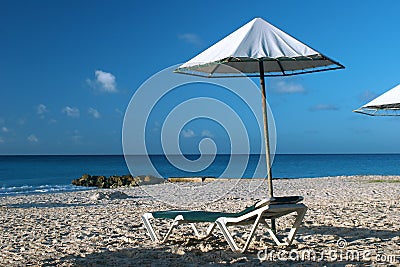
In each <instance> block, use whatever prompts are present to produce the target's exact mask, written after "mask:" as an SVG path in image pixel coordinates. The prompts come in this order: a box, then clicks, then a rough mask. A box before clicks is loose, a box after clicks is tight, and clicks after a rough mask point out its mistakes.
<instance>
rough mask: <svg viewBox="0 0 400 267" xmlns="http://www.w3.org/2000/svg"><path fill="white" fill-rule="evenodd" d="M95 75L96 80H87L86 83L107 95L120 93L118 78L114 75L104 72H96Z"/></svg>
mask: <svg viewBox="0 0 400 267" xmlns="http://www.w3.org/2000/svg"><path fill="white" fill-rule="evenodd" d="M94 75H95V76H96V79H95V80H91V79H86V83H87V84H88V85H89V86H90V87H92V88H93V89H95V90H97V91H100V92H105V93H116V92H118V89H117V82H116V78H115V76H114V75H113V74H112V73H110V72H105V71H102V70H96V71H95V72H94Z"/></svg>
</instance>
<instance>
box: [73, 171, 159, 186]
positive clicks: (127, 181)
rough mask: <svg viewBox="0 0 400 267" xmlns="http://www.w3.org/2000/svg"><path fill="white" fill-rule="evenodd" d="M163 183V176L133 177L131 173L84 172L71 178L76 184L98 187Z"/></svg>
mask: <svg viewBox="0 0 400 267" xmlns="http://www.w3.org/2000/svg"><path fill="white" fill-rule="evenodd" d="M160 183H165V180H164V179H163V178H157V177H154V176H151V175H147V176H144V175H141V176H136V177H133V176H132V175H130V174H128V175H122V176H119V175H113V176H110V177H105V176H103V175H100V176H97V175H89V174H84V175H82V176H81V177H80V178H78V179H74V180H72V184H73V185H76V186H87V187H99V188H117V187H131V186H138V185H148V184H160Z"/></svg>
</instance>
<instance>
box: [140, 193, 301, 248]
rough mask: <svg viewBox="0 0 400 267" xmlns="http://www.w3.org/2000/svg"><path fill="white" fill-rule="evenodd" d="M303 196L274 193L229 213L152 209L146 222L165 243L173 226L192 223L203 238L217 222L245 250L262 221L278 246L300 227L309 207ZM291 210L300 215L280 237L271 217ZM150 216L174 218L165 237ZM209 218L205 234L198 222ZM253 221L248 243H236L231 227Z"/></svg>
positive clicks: (232, 243)
mask: <svg viewBox="0 0 400 267" xmlns="http://www.w3.org/2000/svg"><path fill="white" fill-rule="evenodd" d="M301 200H303V197H300V196H290V197H274V198H269V199H263V200H261V201H258V202H257V203H256V204H254V205H253V206H250V207H248V208H246V209H244V210H243V211H241V212H238V213H227V212H209V211H193V210H167V211H156V212H148V213H145V214H144V215H143V216H142V220H143V223H144V226H145V227H146V229H147V232H148V233H149V235H150V238H151V240H152V241H154V242H160V243H164V242H165V241H167V240H168V238H169V236H170V235H171V233H172V230H173V229H174V228H176V227H177V226H178V225H180V224H185V223H189V224H190V225H191V226H192V229H193V231H194V234H195V235H196V236H197V237H198V238H199V239H203V238H205V237H208V236H209V235H210V234H211V233H212V231H213V230H214V229H215V226H218V228H219V229H220V230H221V232H222V234H223V235H224V237H225V239H226V240H227V242H228V244H229V246H230V248H231V249H232V251H234V252H242V253H243V252H245V251H246V250H247V248H248V247H249V245H250V242H251V239H252V237H253V235H254V233H255V230H256V229H257V226H258V225H259V224H260V223H263V224H264V225H265V226H266V229H267V231H268V233H269V234H270V235H271V237H272V239H273V240H274V241H275V243H276V244H277V245H278V246H282V245H286V246H289V245H290V244H291V243H292V241H293V239H294V236H295V235H296V233H297V230H298V228H299V226H300V224H301V222H302V220H303V218H304V215H305V213H306V211H307V207H306V206H305V205H304V204H302V203H298V202H300V201H301ZM290 213H296V214H297V215H296V219H295V221H294V223H293V226H292V228H291V230H290V232H289V233H288V236H287V237H286V239H285V240H281V239H279V238H278V237H277V236H276V234H275V233H274V232H273V231H272V229H271V228H270V226H269V224H268V220H271V219H276V218H278V217H282V216H285V215H287V214H290ZM150 219H172V220H173V222H172V224H171V226H170V228H169V230H168V232H167V233H166V234H165V235H164V237H162V238H161V239H160V238H158V236H157V234H156V232H155V231H154V229H153V227H152V225H151V223H150ZM201 222H208V223H210V226H209V227H208V229H207V231H206V232H205V234H203V235H201V234H200V233H199V231H198V230H197V228H196V226H195V223H201ZM246 224H252V227H251V231H250V234H249V236H248V238H247V241H246V243H245V245H244V246H243V247H242V248H239V246H238V245H237V244H236V242H235V241H234V239H233V236H232V234H231V233H230V232H229V230H228V227H229V226H231V225H246Z"/></svg>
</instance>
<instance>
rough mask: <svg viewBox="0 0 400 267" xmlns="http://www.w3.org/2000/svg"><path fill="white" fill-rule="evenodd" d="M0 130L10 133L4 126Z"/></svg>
mask: <svg viewBox="0 0 400 267" xmlns="http://www.w3.org/2000/svg"><path fill="white" fill-rule="evenodd" d="M1 130H2V131H3V132H5V133H8V132H9V131H10V130H9V129H8V128H7V127H6V126H3V127H1Z"/></svg>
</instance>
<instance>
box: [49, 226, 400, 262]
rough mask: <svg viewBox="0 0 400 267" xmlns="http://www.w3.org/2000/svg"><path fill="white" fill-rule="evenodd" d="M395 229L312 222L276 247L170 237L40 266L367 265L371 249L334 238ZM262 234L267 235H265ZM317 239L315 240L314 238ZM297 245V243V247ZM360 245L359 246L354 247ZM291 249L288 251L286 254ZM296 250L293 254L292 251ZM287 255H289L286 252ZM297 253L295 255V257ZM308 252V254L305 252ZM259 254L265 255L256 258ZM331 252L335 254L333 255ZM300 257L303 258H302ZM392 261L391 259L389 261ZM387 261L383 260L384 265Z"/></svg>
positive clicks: (385, 235) (354, 238)
mask: <svg viewBox="0 0 400 267" xmlns="http://www.w3.org/2000/svg"><path fill="white" fill-rule="evenodd" d="M307 235H309V236H310V235H311V236H318V237H319V238H320V239H321V241H322V240H323V239H324V236H326V235H329V236H331V237H332V236H334V237H335V240H332V241H331V242H325V243H324V242H318V238H316V239H311V240H313V241H312V242H311V241H307V239H306V238H305V239H302V237H306V236H307ZM398 235H399V233H398V232H394V231H387V230H370V229H367V228H346V227H328V226H314V227H303V228H302V229H301V230H300V231H299V235H298V237H299V238H298V240H299V242H298V243H297V244H295V245H292V246H291V247H288V248H286V249H279V248H277V247H276V246H273V245H272V242H271V243H270V245H268V247H267V248H256V247H255V246H254V245H253V247H252V246H250V247H251V248H250V249H249V250H248V251H247V252H246V253H244V254H241V253H234V252H232V251H231V250H230V249H229V247H228V245H227V243H226V242H225V241H224V240H222V239H221V238H220V237H217V236H211V237H209V238H208V239H206V240H196V239H190V240H187V239H186V240H184V241H177V240H172V241H170V242H168V243H166V244H161V245H157V244H154V246H149V245H144V246H141V247H132V248H122V249H118V248H115V250H114V251H111V250H108V249H106V248H105V249H104V251H100V252H95V253H91V254H86V255H82V256H74V255H70V256H66V257H63V258H61V259H50V260H48V261H47V262H45V263H44V266H54V265H68V266H71V265H72V266H227V265H229V266H230V265H233V266H267V265H271V264H273V265H274V266H345V265H346V264H351V265H355V266H370V265H371V264H374V263H375V258H376V257H374V255H375V254H374V253H372V255H371V257H369V258H363V257H362V252H363V251H362V250H360V251H359V254H360V257H359V258H357V257H355V256H357V255H354V249H352V248H351V246H350V247H347V248H343V249H339V248H338V247H337V244H336V241H337V240H338V239H339V238H344V239H346V241H347V242H350V243H353V244H354V243H357V242H358V243H359V242H362V241H363V240H364V241H365V239H367V238H374V237H379V238H380V240H381V242H387V241H389V240H390V239H392V238H394V237H396V236H398ZM264 238H269V236H265V237H263V239H264ZM316 240H317V241H316ZM205 246H210V247H212V249H210V250H208V251H207V252H202V251H201V249H200V248H204V247H205ZM300 246H301V247H300ZM350 249H352V251H351V252H353V254H349V255H346V253H347V250H350ZM358 249H362V248H358ZM272 250H274V251H275V252H276V253H279V252H280V253H281V254H280V255H281V258H280V259H277V257H278V256H279V255H278V254H274V256H275V260H272V259H271V258H268V257H267V256H268V254H266V253H271V251H272ZM305 250H311V251H314V252H315V254H316V255H315V257H314V258H313V257H304V256H300V255H302V254H301V252H302V251H305ZM327 250H336V251H337V253H341V254H342V258H340V257H339V256H338V255H339V254H336V258H332V255H321V253H325V252H326V251H327ZM290 253H292V254H290ZM296 253H297V254H296ZM289 255H291V256H289ZM296 255H298V258H296ZM305 255H306V256H308V254H305ZM259 256H261V257H263V256H264V257H266V258H265V259H264V260H263V261H260V259H259ZM333 256H335V255H333ZM302 257H303V258H302ZM399 262H400V259H396V262H395V263H394V264H398V263H399ZM392 263H393V262H392ZM387 265H390V262H386V266H387Z"/></svg>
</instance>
